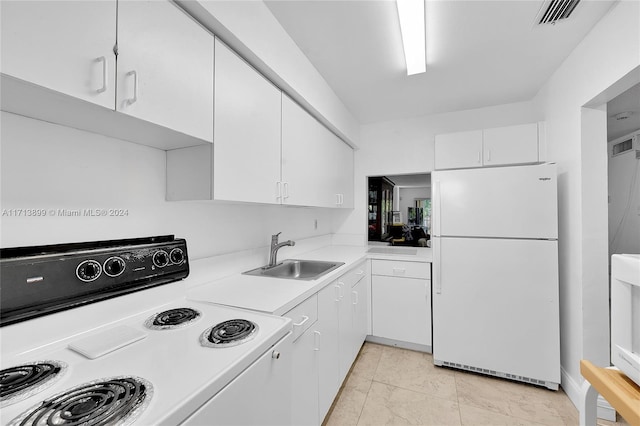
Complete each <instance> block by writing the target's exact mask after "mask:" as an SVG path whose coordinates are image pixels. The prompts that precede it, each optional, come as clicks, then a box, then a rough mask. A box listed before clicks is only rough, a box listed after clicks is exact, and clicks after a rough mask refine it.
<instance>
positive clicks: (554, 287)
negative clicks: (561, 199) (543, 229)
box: [433, 238, 560, 383]
mask: <svg viewBox="0 0 640 426" xmlns="http://www.w3.org/2000/svg"><path fill="white" fill-rule="evenodd" d="M433 242H434V265H433V267H434V276H433V280H434V285H433V357H434V360H436V364H438V365H441V362H442V361H447V362H449V363H454V364H460V365H461V366H463V367H462V368H465V367H464V366H467V367H474V368H480V369H485V370H490V371H495V372H498V373H507V374H512V375H516V376H522V377H526V378H532V379H536V380H541V381H544V382H551V383H560V325H559V304H558V293H559V290H558V249H557V242H556V241H545V240H510V239H503V240H500V239H481V238H474V239H464V238H434V239H433ZM466 369H468V368H466Z"/></svg>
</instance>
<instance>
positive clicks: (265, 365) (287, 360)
mask: <svg viewBox="0 0 640 426" xmlns="http://www.w3.org/2000/svg"><path fill="white" fill-rule="evenodd" d="M291 341H292V338H291V333H289V334H287V335H286V336H285V337H283V338H282V339H281V340H280V341H279V342H278V343H276V344H275V345H274V346H273V347H271V348H270V349H269V350H268V351H267V352H265V353H264V354H263V355H262V356H261V357H260V358H259V359H258V360H257V361H256V362H254V363H253V364H251V366H250V367H249V368H247V369H246V370H245V371H243V372H242V373H240V375H239V376H238V377H236V378H235V379H234V380H233V381H232V382H231V383H229V384H228V385H227V386H226V387H225V388H223V389H222V390H221V391H220V392H218V393H217V394H216V395H215V396H214V397H213V398H211V399H210V400H209V401H207V402H206V403H205V404H204V405H203V406H202V407H200V408H199V409H198V410H197V411H196V412H195V413H193V414H192V415H191V416H190V417H189V418H187V419H186V420H185V421H184V422H183V423H182V424H183V425H194V426H195V425H198V426H199V425H205V424H219V425H230V426H231V425H250V424H253V425H290V424H291V356H292V355H291V354H292V348H293V347H292V342H291Z"/></svg>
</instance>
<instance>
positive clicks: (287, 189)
mask: <svg viewBox="0 0 640 426" xmlns="http://www.w3.org/2000/svg"><path fill="white" fill-rule="evenodd" d="M283 186H284V194H283V195H282V198H289V182H285V183H284V185H283Z"/></svg>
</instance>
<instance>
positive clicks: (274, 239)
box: [271, 231, 282, 244]
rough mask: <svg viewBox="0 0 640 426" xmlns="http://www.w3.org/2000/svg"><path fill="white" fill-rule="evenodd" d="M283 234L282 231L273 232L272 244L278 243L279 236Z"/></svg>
mask: <svg viewBox="0 0 640 426" xmlns="http://www.w3.org/2000/svg"><path fill="white" fill-rule="evenodd" d="M280 234H282V231H280V232H278V233H277V234H273V235H272V236H271V244H277V243H278V236H279V235H280Z"/></svg>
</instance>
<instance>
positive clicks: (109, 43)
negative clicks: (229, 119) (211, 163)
mask: <svg viewBox="0 0 640 426" xmlns="http://www.w3.org/2000/svg"><path fill="white" fill-rule="evenodd" d="M116 5H118V7H117V8H116ZM0 7H2V53H3V57H2V68H1V71H2V85H3V94H2V109H3V110H4V111H8V112H14V113H17V114H21V115H25V116H28V117H33V118H37V119H42V120H45V121H50V122H54V123H58V124H62V125H66V126H69V127H75V128H79V129H82V130H88V131H91V132H95V133H99V134H104V135H107V136H112V137H117V138H120V139H124V140H129V141H133V142H137V143H142V144H145V145H150V146H155V147H158V148H162V149H168V148H176V147H181V146H193V145H199V144H203V143H205V142H211V141H212V140H213V36H212V35H211V34H210V33H208V32H207V31H206V30H205V29H203V28H202V27H201V26H199V25H198V24H196V23H195V22H194V21H193V20H192V19H191V18H190V17H189V16H187V15H186V14H185V13H184V12H183V11H182V10H180V9H179V8H178V7H176V5H175V4H173V3H172V2H169V1H120V2H118V3H117V2H116V1H115V0H113V1H104V2H19V1H15V2H13V1H11V2H2V4H1V5H0ZM116 11H117V13H116ZM78 34H82V36H81V37H78ZM116 40H117V46H116ZM116 51H117V54H116ZM116 56H117V57H118V61H117V66H116ZM176 64H180V65H179V66H176ZM116 88H117V92H116ZM185 105H189V108H185Z"/></svg>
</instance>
